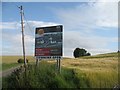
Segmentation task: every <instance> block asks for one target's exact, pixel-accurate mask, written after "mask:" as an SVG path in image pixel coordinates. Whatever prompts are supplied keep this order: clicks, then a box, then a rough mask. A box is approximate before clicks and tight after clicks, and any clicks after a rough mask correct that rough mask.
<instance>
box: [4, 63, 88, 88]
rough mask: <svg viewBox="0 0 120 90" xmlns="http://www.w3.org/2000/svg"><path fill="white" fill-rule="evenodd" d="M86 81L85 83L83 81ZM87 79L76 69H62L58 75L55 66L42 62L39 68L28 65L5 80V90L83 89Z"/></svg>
mask: <svg viewBox="0 0 120 90" xmlns="http://www.w3.org/2000/svg"><path fill="white" fill-rule="evenodd" d="M83 80H84V81H83ZM86 81H87V80H86V79H85V78H84V79H83V78H82V77H78V74H76V71H75V70H74V69H67V68H62V71H61V73H58V72H57V71H56V69H55V65H54V64H50V63H47V62H44V61H43V62H41V63H40V64H39V66H35V65H28V67H27V70H26V72H25V71H24V67H21V68H20V69H18V70H16V71H15V72H14V73H12V75H11V76H9V77H7V78H4V79H3V83H2V84H3V89H4V88H50V89H52V88H82V87H89V85H85V83H86Z"/></svg>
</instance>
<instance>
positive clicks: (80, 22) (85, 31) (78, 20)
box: [0, 0, 118, 57]
mask: <svg viewBox="0 0 120 90" xmlns="http://www.w3.org/2000/svg"><path fill="white" fill-rule="evenodd" d="M20 5H22V6H23V8H24V15H25V17H26V18H24V20H25V21H24V22H25V23H24V26H25V46H26V48H25V49H26V54H27V55H34V48H35V41H34V38H35V28H36V27H41V26H51V25H59V24H62V25H63V27H64V33H63V35H64V36H63V37H64V40H63V41H64V42H63V46H64V47H63V49H64V52H63V53H64V56H69V57H72V56H73V51H74V49H75V48H76V47H79V48H85V49H86V50H87V51H88V52H90V53H91V54H92V55H95V54H100V53H109V52H114V51H117V50H118V2H107V0H104V1H103V0H96V2H74V3H73V2H44V3H43V2H14V3H13V2H3V3H2V22H0V28H1V29H2V44H0V45H2V54H3V55H22V43H21V26H20V12H19V9H18V7H17V6H20ZM26 20H27V22H26ZM0 43H1V42H0Z"/></svg>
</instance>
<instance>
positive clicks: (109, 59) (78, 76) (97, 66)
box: [2, 53, 118, 88]
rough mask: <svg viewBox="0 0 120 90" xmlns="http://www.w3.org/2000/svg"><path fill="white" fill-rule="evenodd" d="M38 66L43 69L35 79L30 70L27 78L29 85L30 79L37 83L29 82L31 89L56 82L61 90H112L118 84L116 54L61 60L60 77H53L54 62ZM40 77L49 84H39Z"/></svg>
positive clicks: (8, 61)
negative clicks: (74, 89)
mask: <svg viewBox="0 0 120 90" xmlns="http://www.w3.org/2000/svg"><path fill="white" fill-rule="evenodd" d="M19 58H20V56H3V58H2V63H3V65H4V64H7V65H8V66H9V65H10V64H12V63H14V64H15V63H16V64H17V60H18V59H19ZM27 58H28V59H29V60H30V61H29V62H31V63H33V65H34V62H35V61H34V58H33V57H32V56H28V57H27ZM40 64H41V65H40V68H41V69H42V68H45V69H42V70H38V72H39V73H36V76H37V77H36V76H33V73H34V72H35V70H34V69H30V71H31V73H32V74H30V75H28V77H29V79H28V82H29V83H30V82H31V81H30V80H31V79H32V80H33V79H35V80H36V81H35V82H38V83H37V84H38V86H34V85H31V83H34V81H33V82H31V83H30V86H31V87H42V86H43V87H47V86H46V85H48V84H51V82H52V83H53V82H56V87H58V88H59V86H60V87H62V88H64V87H67V88H68V87H77V88H113V87H114V86H115V85H116V84H117V83H118V54H117V53H108V54H101V55H95V56H86V57H81V58H63V60H62V61H61V75H59V74H57V76H56V77H55V76H54V75H56V74H55V73H53V72H54V68H55V60H51V61H47V62H45V63H44V62H40ZM49 65H52V68H49ZM3 67H4V66H3ZM6 67H7V66H6ZM33 67H34V66H33ZM49 69H50V70H49ZM43 72H44V73H43ZM71 72H72V73H71ZM73 72H74V73H73ZM40 73H42V74H40ZM47 73H50V74H49V75H52V76H54V77H52V76H51V77H50V76H49V75H46V74H47ZM51 73H52V74H51ZM67 73H68V74H67ZM37 74H38V75H37ZM42 75H43V76H44V77H45V76H46V77H47V78H48V80H49V79H50V83H47V84H44V83H45V82H43V83H41V82H42V81H44V77H42ZM30 76H31V77H30ZM66 77H67V79H66ZM72 77H73V78H72ZM21 79H22V78H21ZM21 79H20V81H21ZM40 80H41V81H40ZM45 80H46V79H45ZM52 80H53V81H52ZM69 80H70V81H69ZM20 81H19V84H20V85H24V84H23V82H21V83H20ZM22 81H23V80H22ZM76 82H78V83H76ZM37 84H36V85H37ZM40 85H41V86H40ZM51 86H52V85H51ZM21 87H22V86H21ZM53 87H54V86H53Z"/></svg>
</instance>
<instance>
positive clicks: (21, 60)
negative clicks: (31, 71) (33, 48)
mask: <svg viewBox="0 0 120 90" xmlns="http://www.w3.org/2000/svg"><path fill="white" fill-rule="evenodd" d="M17 62H18V63H24V59H22V58H20V59H18V61H17ZM26 62H27V63H28V59H26Z"/></svg>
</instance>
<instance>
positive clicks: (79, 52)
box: [73, 48, 91, 58]
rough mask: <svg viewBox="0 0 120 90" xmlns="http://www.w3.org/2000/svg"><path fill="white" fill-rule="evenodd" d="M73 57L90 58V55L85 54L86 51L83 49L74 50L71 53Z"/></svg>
mask: <svg viewBox="0 0 120 90" xmlns="http://www.w3.org/2000/svg"><path fill="white" fill-rule="evenodd" d="M73 55H74V57H75V58H77V57H81V56H90V55H91V54H90V53H87V51H86V50H85V49H83V48H76V49H75V50H74V52H73Z"/></svg>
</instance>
